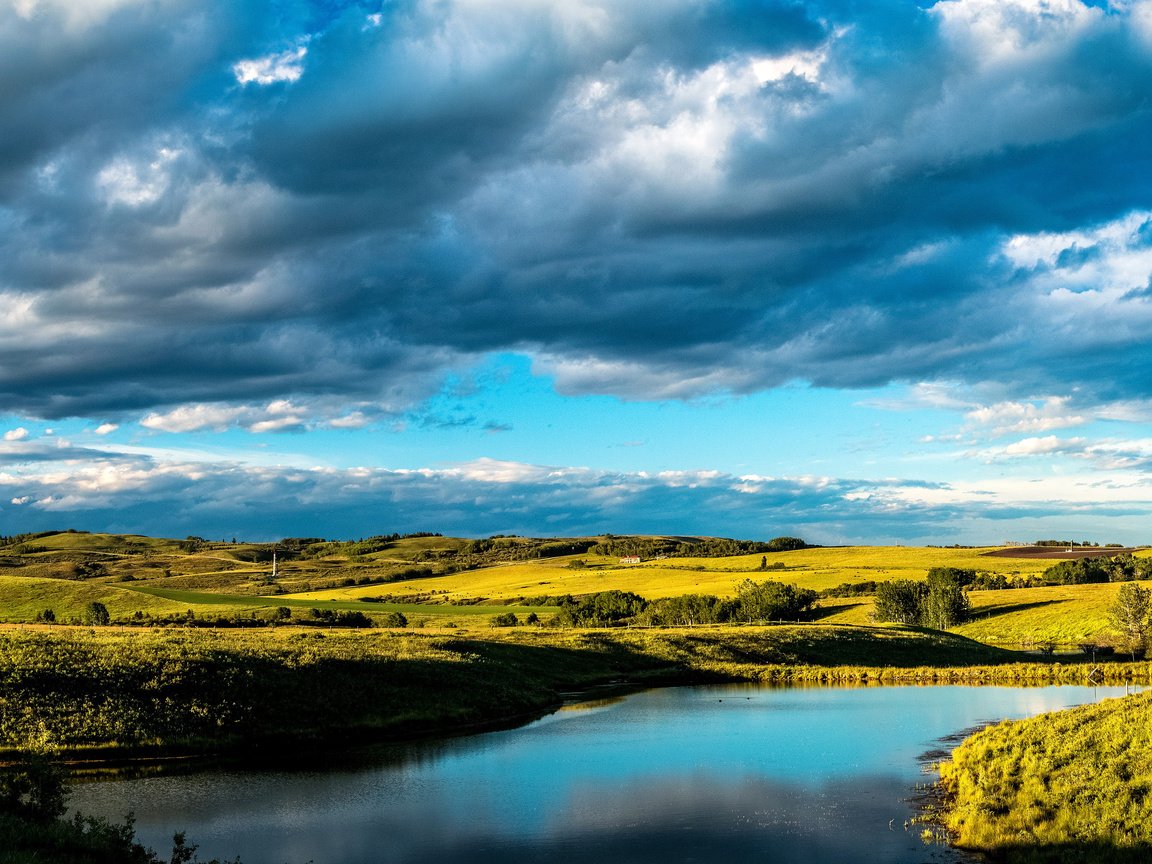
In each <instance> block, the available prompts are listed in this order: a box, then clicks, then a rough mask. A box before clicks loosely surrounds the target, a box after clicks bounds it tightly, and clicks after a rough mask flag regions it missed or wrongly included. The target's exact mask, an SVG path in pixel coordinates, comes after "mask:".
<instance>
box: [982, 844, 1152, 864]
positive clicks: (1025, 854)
mask: <svg viewBox="0 0 1152 864" xmlns="http://www.w3.org/2000/svg"><path fill="white" fill-rule="evenodd" d="M986 860H988V861H990V862H993V864H1148V862H1149V861H1152V846H1150V845H1148V844H1139V845H1136V846H1114V845H1112V844H1110V843H1056V844H1049V845H1041V846H1008V847H1005V848H1003V849H999V850H997V851H996V852H995V853H994V854H991V855H988V856H987V859H986Z"/></svg>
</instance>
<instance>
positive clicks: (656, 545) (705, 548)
mask: <svg viewBox="0 0 1152 864" xmlns="http://www.w3.org/2000/svg"><path fill="white" fill-rule="evenodd" d="M807 548H808V544H807V543H805V542H804V541H803V540H801V539H800V538H799V537H774V538H773V539H771V540H768V541H766V542H762V541H759V540H731V539H728V538H726V537H704V538H692V539H681V538H679V537H656V538H652V537H615V536H613V535H611V534H606V535H605V538H604V540H603V541H601V542H600V543H597V544H595V545H594V546H592V547H591V548H590V550H589V551H590V552H591V553H592V554H593V555H607V556H609V557H614V556H620V557H626V556H633V555H636V556H639V557H641V558H656V557H659V556H666V557H669V558H723V557H726V556H729V555H750V554H755V553H757V552H760V553H765V552H789V551H792V550H795V549H807Z"/></svg>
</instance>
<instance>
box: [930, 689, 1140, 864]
mask: <svg viewBox="0 0 1152 864" xmlns="http://www.w3.org/2000/svg"><path fill="white" fill-rule="evenodd" d="M940 783H941V785H942V787H943V788H944V790H945V791H946V793H947V796H948V798H947V807H946V809H945V812H944V815H943V821H944V824H945V825H946V827H947V828H948V829H949V830H950V831H951V832H952V834H953V836H954V838H955V842H956V843H957V844H958V845H960V846H962V847H964V848H968V849H974V850H980V851H983V852H987V853H991V854H993V855H994V856H996V857H999V858H1004V859H1007V860H1012V861H1086V862H1087V861H1092V862H1096V861H1099V862H1114V861H1136V860H1144V861H1147V860H1152V794H1150V792H1152V693H1141V694H1138V695H1135V696H1128V697H1125V698H1123V699H1110V700H1106V701H1104V702H1101V703H1098V704H1095V705H1086V706H1083V707H1080V708H1074V709H1071V710H1067V711H1059V712H1056V713H1053V714H1043V715H1040V716H1037V717H1032V718H1029V719H1026V720H1013V721H1005V722H1003V723H999V724H997V725H995V726H992V727H990V728H988V729H985V730H983V731H981V732H979V733H977V734H975V735H973V736H972V737H970V738H968V739H967V740H966V741H965V742H964V743H963V744H961V745H960V746H959V747H958V748H957V749H956V750H955V751H954V752H953V754H952V758H951V759H950V760H949V761H947V762H945V763H943V764H942V765H941V766H940Z"/></svg>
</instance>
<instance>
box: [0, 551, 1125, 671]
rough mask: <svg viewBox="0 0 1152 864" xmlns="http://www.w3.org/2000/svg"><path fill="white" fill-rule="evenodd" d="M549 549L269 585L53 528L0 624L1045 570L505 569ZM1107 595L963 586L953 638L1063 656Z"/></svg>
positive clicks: (841, 609) (946, 560) (2, 560)
mask: <svg viewBox="0 0 1152 864" xmlns="http://www.w3.org/2000/svg"><path fill="white" fill-rule="evenodd" d="M543 542H544V541H535V540H530V539H528V538H503V539H500V540H497V541H491V542H490V543H489V544H488V545H491V546H493V547H494V548H493V549H492V550H490V551H488V552H484V553H478V554H476V553H473V552H472V551H471V550H472V549H473V548H474V547H475V546H476V544H475V543H471V542H470V541H467V540H463V539H460V538H451V537H438V536H421V537H408V538H397V539H395V540H391V541H383V540H374V541H371V542H369V543H323V544H313V545H310V546H308V547H307V548H306V549H304V548H298V549H289V548H280V547H278V549H279V560H278V561H277V569H276V572H275V574H273V570H272V563H271V550H272V547H271V546H269V545H267V544H251V543H233V542H230V541H220V542H209V541H202V540H199V539H195V540H193V539H189V540H183V541H182V540H176V539H164V538H151V537H143V536H140V535H110V534H86V533H81V532H61V533H56V534H49V535H45V536H41V537H35V538H32V539H25V540H22V541H21V542H19V543H15V544H10V545H9V546H7V547H0V621H7V622H29V621H32V620H33V619H34V618H35V617H36V616H37V615H38V614H40V613H42V612H43V611H44V610H45V609H51V610H52V611H53V613H54V615H55V616H56V619H57V621H60V622H68V621H74V620H78V619H79V617H80V616H81V615H82V613H83V610H84V608H85V607H86V606H87V605H88V604H90V603H92V602H101V603H104V604H105V605H106V606H107V608H108V610H109V612H110V613H111V615H112V618H113V622H117V621H122V622H128V623H132V622H136V623H139V622H140V620H141V618H143V619H144V620H145V621H147V620H152V619H165V618H168V619H171V618H173V617H175V616H187V613H188V612H189V611H191V612H192V616H193V617H194V618H196V619H209V620H211V619H215V618H221V617H231V618H245V619H248V620H250V619H252V618H253V617H255V618H256V619H272V618H275V617H276V615H277V613H276V610H277V609H278V608H282V607H283V608H287V609H289V610H290V612H291V615H292V618H293V620H294V619H296V618H307V617H308V615H309V613H310V612H311V610H312V609H317V610H324V611H331V612H363V613H364V614H366V615H368V616H369V617H373V618H376V619H382V616H383V615H384V614H385V613H389V612H400V613H402V614H403V615H404V616H405V617H406V618H407V619H408V620H409V622H410V623H411V624H412V625H414V626H428V627H466V628H475V627H482V626H486V625H487V624H488V623H489V622H490V621H491V620H492V618H493V617H494V616H496V615H498V614H501V613H504V612H509V611H510V612H513V613H514V614H516V615H517V616H518V617H520V618H523V617H524V616H526V615H528V614H530V613H533V612H534V613H536V614H537V615H538V616H539V617H540V618H541V619H543V620H547V619H548V618H550V617H551V616H552V615H553V614H554V613H555V607H554V606H548V605H541V603H540V602H539V599H537V598H543V597H546V596H551V597H558V596H564V595H572V596H583V595H588V594H593V593H596V592H599V591H607V590H620V591H629V592H635V593H637V594H639V595H641V596H643V597H645V598H647V599H649V600H655V599H658V598H665V597H673V596H677V595H683V594H711V595H716V596H719V597H730V596H732V595H733V594H734V592H735V590H736V586H737V584H738V583H740V582H741V581H742V580H745V579H752V580H755V581H762V580H766V579H770V580H775V581H779V582H785V583H791V584H794V585H796V586H798V587H800V588H809V589H813V590H817V591H819V590H823V589H828V588H833V587H835V586H838V585H842V584H845V583H849V584H850V583H859V582H884V581H890V580H894V579H913V580H918V579H923V578H924V577H925V574H926V573H927V572H928V570H929V569H931V568H933V567H958V568H965V569H972V570H975V571H977V572H979V573H988V574H1000V575H1003V576H1005V577H1007V578H1010V579H1011V578H1017V577H1030V576H1037V575H1039V574H1041V573H1043V572H1044V571H1045V570H1046V569H1047V568H1048V567H1049V566H1051V564H1053V563H1054V562H1053V561H1051V560H1043V559H1035V558H1027V557H1001V556H996V555H989V554H987V553H989V552H992V551H995V550H994V549H993V548H992V547H989V548H982V549H955V548H937V547H906V546H888V547H829V548H810V549H799V550H795V551H786V552H772V553H767V554H762V553H754V554H746V555H731V556H725V557H707V558H702V557H667V558H660V559H658V560H645V561H642V562H641V563H637V564H622V563H620V559H619V557H618V556H612V557H609V556H603V555H594V554H591V553H585V554H576V555H573V554H566V555H559V556H557V557H550V558H528V559H527V560H507V559H509V558H512V559H515V558H516V557H517V556H523V555H525V554H531V553H532V550H533V549H534V548H536V547H539V546H540V544H541V543H543ZM586 542H587V543H592V542H595V538H590V539H588V540H587V541H586ZM378 547H379V548H378ZM365 549H369V550H371V551H367V552H364V550H365ZM1100 551H1101V554H1103V553H1105V552H1107V551H1108V550H1100ZM1138 554H1141V555H1146V554H1148V553H1146V552H1143V553H1138ZM762 565H766V567H765V568H764V569H762ZM1116 591H1117V587H1116V586H1115V585H1109V584H1100V585H1079V586H1053V587H1041V588H1027V589H1012V590H1005V591H972V592H970V594H969V598H970V601H971V604H972V607H973V613H974V614H973V618H972V620H970V621H969V622H967V623H965V624H962V625H961V626H959V627H958V628H956V632H958V633H960V634H962V635H964V636H967V637H970V638H972V639H975V640H978V641H981V642H985V643H988V644H992V645H1000V646H1008V647H1019V646H1028V645H1043V644H1046V643H1055V644H1056V645H1057V646H1059V647H1061V648H1065V649H1071V648H1074V647H1075V646H1076V645H1078V644H1083V643H1089V642H1093V641H1100V640H1104V639H1106V638H1107V637H1108V617H1107V610H1108V606H1109V604H1110V603H1111V602H1112V599H1113V597H1114V596H1115V593H1116ZM533 600H536V602H532V601H533ZM820 606H821V608H820V609H819V611H818V613H817V617H818V620H821V621H823V622H826V623H833V624H856V625H864V624H869V623H871V620H872V619H871V615H872V611H873V601H872V598H871V597H868V596H861V597H853V598H826V599H824V600H823V601H821V604H820Z"/></svg>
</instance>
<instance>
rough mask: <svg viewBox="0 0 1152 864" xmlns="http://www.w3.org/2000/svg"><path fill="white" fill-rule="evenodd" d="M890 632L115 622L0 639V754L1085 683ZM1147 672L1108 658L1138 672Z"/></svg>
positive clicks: (1073, 669) (994, 653)
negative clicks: (624, 696) (914, 689)
mask: <svg viewBox="0 0 1152 864" xmlns="http://www.w3.org/2000/svg"><path fill="white" fill-rule="evenodd" d="M1020 659H1021V657H1020V655H1018V654H1015V653H1013V652H1008V651H1001V650H998V649H994V648H989V647H987V646H984V645H980V644H979V643H976V642H972V641H970V640H967V639H963V638H961V637H957V636H953V635H950V634H946V633H937V632H928V631H924V632H922V631H918V630H912V629H904V628H889V627H845V626H821V625H799V626H775V627H698V628H692V629H668V630H662V629H661V630H631V629H629V630H625V629H621V630H547V629H539V628H517V629H515V630H507V631H494V630H486V631H477V632H474V633H471V634H468V635H450V636H449V635H434V634H422V633H413V632H404V631H380V630H372V631H358V632H341V631H317V630H303V629H296V628H283V629H276V630H260V631H216V630H177V631H173V630H136V631H127V630H116V629H85V628H53V629H41V630H27V631H23V630H8V631H4V632H2V633H0V694H2V695H0V748H6V749H9V750H16V749H22V748H29V747H34V748H38V749H44V748H56V749H57V750H58V751H61V752H64V753H81V752H85V751H87V752H91V753H96V754H100V753H104V754H107V755H115V753H117V752H122V751H126V750H145V751H146V750H173V749H175V750H193V751H203V750H220V749H226V748H228V747H231V746H236V745H239V744H252V743H254V742H277V741H279V742H286V741H292V742H301V741H316V742H320V743H325V742H331V741H333V740H336V736H339V740H341V741H347V740H350V739H352V738H355V737H357V736H362V737H365V738H368V737H372V738H379V737H395V736H402V735H426V734H435V733H440V732H445V731H451V730H458V729H466V728H470V727H473V726H475V725H477V724H486V723H494V722H500V721H502V720H512V719H515V718H518V717H522V716H526V715H530V714H532V713H533V712H539V711H541V710H544V709H546V708H548V707H549V706H552V705H555V704H557V703H558V701H559V694H560V693H562V692H564V691H570V690H574V689H580V688H583V687H586V686H589V685H593V684H598V683H604V682H613V681H629V682H634V683H641V684H644V683H651V684H660V683H669V682H677V681H714V680H750V681H764V682H777V683H800V682H842V683H880V682H891V683H943V682H972V683H981V682H989V683H990V682H994V681H995V682H1013V683H1043V682H1052V681H1067V682H1076V683H1083V682H1084V681H1085V680H1087V674H1088V671H1089V670H1088V667H1087V666H1085V665H1082V664H1059V663H1055V664H1054V663H1021V662H1018V661H1019V660H1020ZM1149 668H1150V667H1149V665H1148V664H1119V663H1117V664H1110V665H1106V666H1104V667H1103V674H1104V676H1106V677H1107V678H1109V679H1111V680H1147V679H1148V675H1149Z"/></svg>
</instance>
